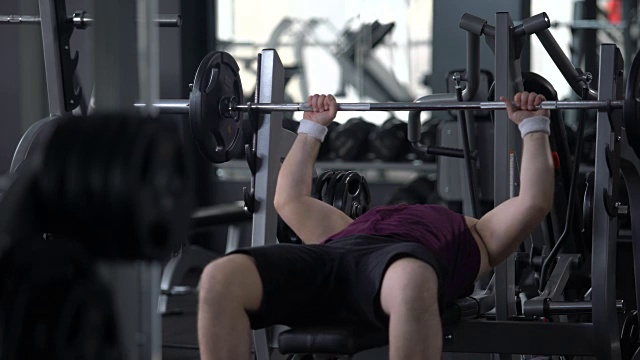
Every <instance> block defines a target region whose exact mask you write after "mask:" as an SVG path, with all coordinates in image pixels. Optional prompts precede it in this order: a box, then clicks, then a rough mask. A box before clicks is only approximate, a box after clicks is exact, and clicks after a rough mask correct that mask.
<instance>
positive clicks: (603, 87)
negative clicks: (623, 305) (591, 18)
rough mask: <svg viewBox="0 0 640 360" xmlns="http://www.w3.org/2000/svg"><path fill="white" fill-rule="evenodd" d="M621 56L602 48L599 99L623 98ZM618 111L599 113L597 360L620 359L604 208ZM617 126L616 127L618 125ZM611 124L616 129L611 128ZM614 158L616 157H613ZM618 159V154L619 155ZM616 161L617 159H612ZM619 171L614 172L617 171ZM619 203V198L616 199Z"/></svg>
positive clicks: (612, 227) (613, 242)
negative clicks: (608, 153) (609, 157)
mask: <svg viewBox="0 0 640 360" xmlns="http://www.w3.org/2000/svg"><path fill="white" fill-rule="evenodd" d="M622 68H623V64H622V55H621V54H620V50H619V49H618V48H617V47H616V46H615V45H613V44H604V45H601V46H600V74H599V81H598V83H599V84H600V86H599V90H598V99H599V100H606V99H619V98H620V97H621V96H622ZM620 121H621V114H620V111H619V110H616V111H614V112H612V113H610V112H608V111H607V110H598V122H597V130H596V150H595V151H596V160H595V180H594V189H595V194H594V200H593V219H592V224H593V231H592V233H593V235H592V236H593V238H592V243H593V247H592V248H593V251H592V252H593V257H592V259H591V272H592V273H591V286H592V287H593V291H592V294H593V295H592V296H593V297H592V302H593V312H592V314H593V326H594V340H595V341H596V344H595V345H596V349H597V352H598V356H597V357H598V359H602V360H609V359H620V358H621V353H620V340H619V336H620V335H619V332H618V321H617V313H616V246H617V227H618V224H617V218H616V217H615V216H610V215H609V214H608V212H607V210H606V208H605V192H608V193H613V191H614V190H613V189H612V187H613V184H612V181H611V179H612V177H614V176H619V175H618V174H617V173H616V174H612V173H611V169H610V168H609V161H608V160H607V157H608V155H607V152H609V151H612V152H613V151H615V149H616V148H617V147H619V146H620V144H616V142H618V141H619V140H618V139H616V136H615V134H614V130H615V127H620V125H621V124H620ZM616 123H617V125H616ZM612 124H613V125H614V127H612ZM611 156H616V155H615V154H612V155H611ZM617 156H619V152H618V154H617ZM611 161H612V162H615V160H611ZM617 170H618V169H615V171H616V172H617ZM614 200H615V201H617V200H616V199H614ZM616 210H617V209H616Z"/></svg>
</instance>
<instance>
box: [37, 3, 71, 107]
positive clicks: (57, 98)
mask: <svg viewBox="0 0 640 360" xmlns="http://www.w3.org/2000/svg"><path fill="white" fill-rule="evenodd" d="M38 4H39V7H40V18H41V32H42V46H43V47H42V48H43V50H44V70H45V75H46V78H47V98H48V101H49V115H50V116H56V115H63V114H64V113H66V111H65V99H64V88H63V83H62V82H63V79H62V58H61V54H60V47H59V44H58V42H59V40H58V39H59V37H58V31H59V29H58V19H57V15H56V0H39V1H38Z"/></svg>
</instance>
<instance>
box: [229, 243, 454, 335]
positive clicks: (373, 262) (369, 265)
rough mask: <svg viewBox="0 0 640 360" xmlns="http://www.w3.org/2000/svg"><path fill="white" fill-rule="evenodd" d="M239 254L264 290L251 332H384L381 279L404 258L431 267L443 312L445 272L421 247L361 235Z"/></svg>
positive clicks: (252, 315)
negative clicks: (280, 328)
mask: <svg viewBox="0 0 640 360" xmlns="http://www.w3.org/2000/svg"><path fill="white" fill-rule="evenodd" d="M238 253H240V254H246V255H249V256H251V257H252V258H253V259H254V261H255V264H256V266H257V268H258V272H259V273H260V277H261V279H262V284H263V289H264V292H263V298H262V304H261V307H260V309H259V310H258V311H256V312H251V313H249V318H250V321H251V328H253V329H259V328H263V327H266V326H270V325H275V324H282V325H287V326H290V327H299V326H322V325H333V326H335V325H355V326H366V327H371V326H374V327H379V328H387V326H388V317H387V316H386V314H385V313H384V311H383V310H382V306H381V305H380V290H381V287H382V279H383V277H384V274H385V272H386V270H387V268H388V267H389V266H390V265H391V263H392V262H394V261H395V260H397V259H400V258H404V257H412V258H416V259H420V260H422V261H424V262H426V263H427V264H429V265H431V266H432V267H433V269H434V270H435V272H436V274H437V275H438V283H439V286H438V287H439V290H438V300H439V303H440V311H442V310H443V305H444V304H443V301H442V279H443V278H444V276H445V274H443V269H444V268H443V266H442V265H441V264H440V262H439V261H438V260H437V259H436V258H435V257H434V256H433V254H431V252H430V251H429V250H428V249H427V248H425V247H424V246H422V245H419V244H415V243H409V242H403V241H398V240H393V239H387V238H381V237H376V236H362V235H360V236H352V237H347V238H344V239H340V240H335V241H332V242H330V243H328V244H324V245H294V244H278V245H268V246H262V247H255V248H245V249H239V250H236V251H234V252H232V253H231V254H238ZM238 276H242V274H238Z"/></svg>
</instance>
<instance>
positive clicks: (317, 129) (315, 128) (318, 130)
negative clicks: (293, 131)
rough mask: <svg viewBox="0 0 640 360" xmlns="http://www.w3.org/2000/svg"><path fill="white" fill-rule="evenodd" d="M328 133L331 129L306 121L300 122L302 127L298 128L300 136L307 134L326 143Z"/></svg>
mask: <svg viewBox="0 0 640 360" xmlns="http://www.w3.org/2000/svg"><path fill="white" fill-rule="evenodd" d="M328 131H329V129H327V127H326V126H322V125H320V124H318V123H317V122H313V121H311V120H305V119H302V120H300V126H299V127H298V134H307V135H309V136H311V137H312V138H314V139H317V140H318V141H320V142H323V141H324V137H325V136H327V132H328Z"/></svg>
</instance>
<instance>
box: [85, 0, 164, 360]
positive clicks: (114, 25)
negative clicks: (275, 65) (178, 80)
mask: <svg viewBox="0 0 640 360" xmlns="http://www.w3.org/2000/svg"><path fill="white" fill-rule="evenodd" d="M94 8H95V24H94V29H93V32H92V33H93V35H94V39H93V40H94V41H93V43H94V44H96V46H94V51H95V53H94V59H95V64H94V69H95V102H96V110H97V111H107V112H108V111H111V112H131V111H135V108H134V107H133V103H134V102H135V101H136V100H137V99H139V98H140V97H141V96H143V97H144V98H148V97H149V94H153V93H155V91H156V90H155V88H156V87H157V82H156V83H153V82H145V81H146V80H149V79H151V78H156V79H157V78H158V77H159V73H158V69H157V67H155V66H150V68H149V69H147V70H144V71H145V73H146V74H145V81H141V78H140V75H141V73H140V71H141V69H142V68H144V67H146V66H149V64H148V62H149V61H150V59H151V58H156V59H157V57H158V54H157V46H158V45H157V41H158V39H157V31H158V30H157V27H156V26H149V24H148V23H149V19H150V18H153V17H154V16H156V15H157V14H156V13H155V11H156V10H155V9H157V0H137V1H130V0H112V1H96V2H94ZM140 30H144V31H140ZM142 42H146V44H141V43H142ZM140 45H143V46H140ZM99 265H100V266H101V270H102V274H103V276H104V277H105V278H106V279H108V280H109V283H110V288H111V289H112V294H113V298H114V301H115V302H116V306H115V311H116V317H117V319H118V325H117V326H118V330H117V333H118V341H119V344H120V348H121V352H122V357H123V358H126V359H159V358H161V357H162V319H161V316H160V314H159V312H158V300H159V296H160V282H161V271H162V268H161V265H160V264H159V263H158V262H123V263H121V262H118V263H101V264H99Z"/></svg>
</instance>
